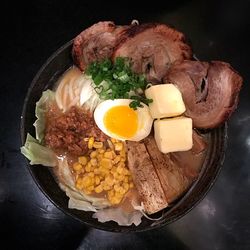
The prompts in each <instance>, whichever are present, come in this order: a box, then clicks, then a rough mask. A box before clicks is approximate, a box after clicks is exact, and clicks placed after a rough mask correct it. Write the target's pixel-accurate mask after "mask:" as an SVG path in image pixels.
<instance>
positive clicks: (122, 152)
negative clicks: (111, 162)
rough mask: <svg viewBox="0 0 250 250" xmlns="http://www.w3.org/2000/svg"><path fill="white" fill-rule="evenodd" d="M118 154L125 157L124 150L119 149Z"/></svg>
mask: <svg viewBox="0 0 250 250" xmlns="http://www.w3.org/2000/svg"><path fill="white" fill-rule="evenodd" d="M120 156H122V157H124V158H125V157H126V152H125V150H121V151H120Z"/></svg>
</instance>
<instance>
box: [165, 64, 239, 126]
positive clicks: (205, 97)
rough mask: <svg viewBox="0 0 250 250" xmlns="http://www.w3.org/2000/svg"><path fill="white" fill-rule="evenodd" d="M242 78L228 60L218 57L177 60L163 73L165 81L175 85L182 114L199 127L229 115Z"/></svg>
mask: <svg viewBox="0 0 250 250" xmlns="http://www.w3.org/2000/svg"><path fill="white" fill-rule="evenodd" d="M242 81H243V79H242V77H241V76H240V75H239V74H238V73H237V72H236V71H235V70H234V69H233V68H232V67H231V65H230V64H228V63H225V62H221V61H212V62H211V63H207V62H200V61H188V60H186V61H183V62H177V63H175V64H174V65H172V67H171V68H170V69H169V71H168V72H167V74H166V76H165V77H164V82H165V83H169V82H171V83H173V84H175V85H176V86H177V87H178V88H179V90H180V91H181V93H182V97H183V101H184V103H185V106H186V112H185V115H186V116H188V117H190V118H192V120H193V126H194V127H195V128H201V129H211V128H215V127H218V126H220V125H221V124H223V123H224V122H225V121H226V120H228V119H229V118H230V116H231V115H232V113H233V112H234V110H235V109H236V108H237V105H238V101H239V93H240V89H241V86H242Z"/></svg>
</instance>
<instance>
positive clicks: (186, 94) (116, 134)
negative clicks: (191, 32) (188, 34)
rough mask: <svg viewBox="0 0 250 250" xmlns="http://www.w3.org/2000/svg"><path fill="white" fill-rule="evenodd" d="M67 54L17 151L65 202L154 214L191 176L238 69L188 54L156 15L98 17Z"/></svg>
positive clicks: (102, 212)
mask: <svg viewBox="0 0 250 250" xmlns="http://www.w3.org/2000/svg"><path fill="white" fill-rule="evenodd" d="M71 56H72V60H73V63H72V66H71V67H70V68H69V69H67V70H66V71H65V72H64V73H63V75H62V76H60V78H59V79H58V80H57V82H56V83H55V84H54V86H53V88H52V89H47V90H45V91H43V93H42V96H41V97H40V99H39V100H38V101H37V103H36V109H35V116H36V121H35V123H34V127H35V136H32V135H30V134H29V133H28V134H27V138H26V142H25V144H24V145H23V146H22V147H21V152H22V154H23V155H24V156H26V158H27V159H29V160H30V164H31V165H43V166H47V167H49V169H50V170H51V172H52V174H53V176H54V178H55V181H56V182H57V183H58V185H59V186H60V188H61V189H62V190H63V191H64V192H65V194H66V195H67V197H68V198H69V199H68V208H70V209H77V210H82V211H85V212H91V213H92V217H93V218H96V219H97V220H98V221H99V222H102V223H104V222H107V221H115V222H117V223H118V224H119V225H121V226H129V225H132V224H134V225H135V226H137V225H139V224H140V223H141V222H142V217H143V216H144V217H145V218H146V219H148V220H158V219H159V217H161V215H162V211H165V209H168V208H169V207H171V206H172V205H173V204H174V203H175V202H177V201H178V200H180V199H181V198H182V197H183V195H184V194H185V193H186V192H187V191H188V190H189V188H190V187H191V185H192V184H193V183H194V181H195V180H197V178H198V177H199V174H200V173H201V169H202V166H203V163H204V160H205V158H206V155H207V151H208V148H209V143H210V137H209V132H210V131H211V130H212V129H215V128H218V127H219V126H221V125H223V124H224V123H225V122H226V121H227V120H228V119H229V118H230V116H231V115H232V113H233V112H234V111H235V109H236V108H237V104H238V101H239V93H240V89H241V86H242V81H243V80H242V77H241V76H240V75H239V74H238V73H237V72H236V71H235V70H234V69H233V68H232V66H231V65H230V64H228V63H226V62H222V61H211V62H203V61H199V60H197V59H195V58H194V57H193V52H192V49H191V46H190V45H189V44H188V43H187V42H186V38H185V36H184V34H183V33H181V32H179V31H177V30H175V29H174V28H172V27H169V26H168V25H166V24H159V23H146V24H139V23H138V22H137V21H133V22H132V23H131V24H130V25H124V26H121V25H120V26H119V25H115V24H114V23H113V22H110V21H103V22H98V23H96V24H94V25H92V26H91V27H89V28H87V29H85V30H83V31H82V32H81V33H80V34H79V35H78V36H77V37H75V39H74V40H73V46H72V55H71ZM44 85H46V83H44ZM158 212H160V213H159V214H158Z"/></svg>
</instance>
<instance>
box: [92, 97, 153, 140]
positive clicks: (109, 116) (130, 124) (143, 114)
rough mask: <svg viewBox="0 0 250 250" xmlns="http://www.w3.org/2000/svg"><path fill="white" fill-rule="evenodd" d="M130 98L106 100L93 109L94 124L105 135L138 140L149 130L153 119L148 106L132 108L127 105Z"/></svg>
mask: <svg viewBox="0 0 250 250" xmlns="http://www.w3.org/2000/svg"><path fill="white" fill-rule="evenodd" d="M131 101H133V100H130V99H115V100H106V101H103V102H102V103H100V104H99V105H98V106H97V107H96V109H95V111H94V119H95V122H96V125H97V126H98V127H99V129H100V130H102V132H103V133H105V134H106V135H108V136H110V137H112V138H115V139H118V140H123V141H124V140H129V141H140V140H142V139H143V138H145V137H147V136H148V135H149V133H150V131H151V127H152V123H153V119H152V117H151V115H150V112H149V108H148V106H147V105H145V104H144V103H141V104H142V105H143V107H138V108H137V110H134V109H132V108H130V107H129V104H130V103H131Z"/></svg>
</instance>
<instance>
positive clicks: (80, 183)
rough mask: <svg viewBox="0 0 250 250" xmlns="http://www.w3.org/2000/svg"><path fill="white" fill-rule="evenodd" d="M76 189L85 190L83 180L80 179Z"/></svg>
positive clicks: (77, 181)
mask: <svg viewBox="0 0 250 250" xmlns="http://www.w3.org/2000/svg"><path fill="white" fill-rule="evenodd" d="M76 188H77V189H82V188H83V179H82V178H78V179H77V180H76Z"/></svg>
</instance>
